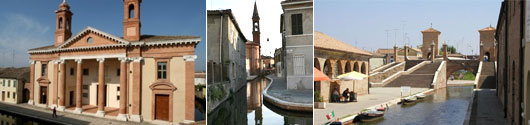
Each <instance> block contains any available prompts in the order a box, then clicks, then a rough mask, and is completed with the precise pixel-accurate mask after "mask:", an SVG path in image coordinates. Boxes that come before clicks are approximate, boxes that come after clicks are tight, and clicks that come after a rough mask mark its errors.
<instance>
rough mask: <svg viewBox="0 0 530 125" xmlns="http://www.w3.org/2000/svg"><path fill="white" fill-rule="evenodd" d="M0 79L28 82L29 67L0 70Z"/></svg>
mask: <svg viewBox="0 0 530 125" xmlns="http://www.w3.org/2000/svg"><path fill="white" fill-rule="evenodd" d="M0 78H15V79H18V80H24V81H25V82H28V81H29V67H22V68H0Z"/></svg>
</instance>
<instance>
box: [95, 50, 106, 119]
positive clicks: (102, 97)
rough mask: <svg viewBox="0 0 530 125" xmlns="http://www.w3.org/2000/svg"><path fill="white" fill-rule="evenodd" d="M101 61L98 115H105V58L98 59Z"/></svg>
mask: <svg viewBox="0 0 530 125" xmlns="http://www.w3.org/2000/svg"><path fill="white" fill-rule="evenodd" d="M97 61H98V62H99V70H98V93H97V94H98V111H97V112H96V116H97V117H104V116H105V58H99V59H97Z"/></svg>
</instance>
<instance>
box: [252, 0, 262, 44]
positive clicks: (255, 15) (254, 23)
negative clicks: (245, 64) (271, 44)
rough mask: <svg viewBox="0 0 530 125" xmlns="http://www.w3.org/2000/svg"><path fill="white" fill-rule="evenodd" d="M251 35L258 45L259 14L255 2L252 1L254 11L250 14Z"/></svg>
mask: <svg viewBox="0 0 530 125" xmlns="http://www.w3.org/2000/svg"><path fill="white" fill-rule="evenodd" d="M252 36H253V37H254V38H253V41H254V43H257V44H258V45H260V29H259V14H258V7H257V5H256V2H254V13H253V14H252Z"/></svg>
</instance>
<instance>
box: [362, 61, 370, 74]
mask: <svg viewBox="0 0 530 125" xmlns="http://www.w3.org/2000/svg"><path fill="white" fill-rule="evenodd" d="M367 71H368V70H367V69H366V63H363V64H362V66H361V73H363V74H366V72H367Z"/></svg>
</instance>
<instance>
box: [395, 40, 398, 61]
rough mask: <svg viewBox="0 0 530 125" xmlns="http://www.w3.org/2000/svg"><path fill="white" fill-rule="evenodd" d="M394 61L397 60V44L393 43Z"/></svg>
mask: <svg viewBox="0 0 530 125" xmlns="http://www.w3.org/2000/svg"><path fill="white" fill-rule="evenodd" d="M394 62H398V46H397V44H395V45H394Z"/></svg>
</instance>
